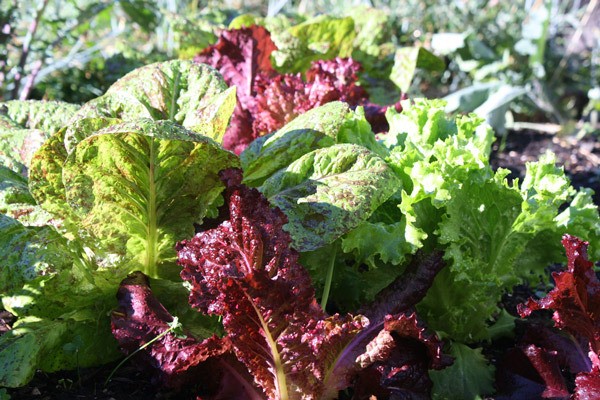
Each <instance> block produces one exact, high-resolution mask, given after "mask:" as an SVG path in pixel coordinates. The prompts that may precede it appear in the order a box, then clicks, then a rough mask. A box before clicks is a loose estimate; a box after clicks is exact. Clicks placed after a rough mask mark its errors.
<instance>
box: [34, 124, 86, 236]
mask: <svg viewBox="0 0 600 400" xmlns="http://www.w3.org/2000/svg"><path fill="white" fill-rule="evenodd" d="M64 138H65V129H61V130H59V131H58V132H56V133H55V134H54V135H52V136H51V137H50V138H49V139H48V140H46V142H44V144H43V145H42V147H41V148H40V149H39V151H38V152H37V153H36V154H35V155H34V157H33V159H32V160H31V166H30V171H29V191H30V192H31V195H32V196H33V198H34V199H35V201H36V202H37V204H39V205H40V206H41V207H42V208H43V209H44V210H46V211H47V212H49V213H50V214H52V215H53V216H55V217H56V218H58V219H61V220H66V221H69V220H76V218H74V216H73V215H72V212H71V210H70V207H68V206H67V204H66V197H65V192H64V185H63V181H62V172H63V169H62V168H63V164H64V162H65V161H66V159H67V155H68V154H67V151H66V149H65V145H64ZM67 228H68V226H67Z"/></svg>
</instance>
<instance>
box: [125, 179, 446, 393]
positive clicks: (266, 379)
mask: <svg viewBox="0 0 600 400" xmlns="http://www.w3.org/2000/svg"><path fill="white" fill-rule="evenodd" d="M221 178H222V180H223V182H224V183H225V186H226V189H225V193H224V197H225V199H226V207H227V208H224V209H223V210H222V212H221V217H222V218H223V220H222V222H221V223H220V224H219V225H218V226H216V227H214V228H211V229H207V230H204V231H200V232H199V233H197V234H196V235H195V236H194V237H193V238H192V239H190V240H187V241H183V242H181V243H179V244H178V246H177V250H178V256H179V263H180V264H181V265H182V266H183V270H182V273H181V276H182V278H183V279H184V280H185V281H186V282H187V283H188V284H189V287H190V288H191V291H190V297H189V301H190V304H191V305H192V306H193V307H194V308H197V309H199V310H200V311H202V312H204V313H206V314H213V315H218V316H220V317H222V323H223V327H224V329H225V332H226V335H225V336H224V337H223V338H222V339H219V338H217V337H212V338H210V339H206V340H204V341H203V342H200V341H199V340H196V339H194V338H193V337H192V336H190V335H188V336H186V337H185V338H178V337H176V336H175V335H173V334H172V333H169V334H166V335H164V336H163V337H160V338H158V339H157V340H156V342H155V343H153V344H152V345H151V346H148V348H146V349H144V350H143V352H144V353H145V357H146V359H147V360H148V361H150V363H151V364H152V365H153V366H155V367H157V368H159V371H160V372H159V373H158V374H159V376H162V377H163V379H162V380H163V382H175V383H177V384H181V383H182V382H184V381H188V382H189V381H190V379H189V376H190V374H188V375H187V376H185V379H183V378H182V379H179V376H178V374H179V372H182V373H187V372H188V371H189V370H190V369H192V368H193V369H194V370H195V371H196V372H198V373H197V374H196V375H195V378H194V379H195V381H196V382H198V381H200V382H204V381H207V382H206V384H205V385H203V390H204V394H205V395H206V396H207V397H203V398H223V396H224V390H228V392H227V395H226V396H227V397H228V398H244V397H246V398H268V399H332V398H337V397H338V394H339V391H340V390H342V389H346V388H348V387H350V386H351V385H352V384H353V383H355V386H354V390H355V393H356V395H357V396H359V397H361V396H363V395H364V396H367V397H368V396H370V395H375V394H379V395H382V396H383V397H381V398H392V397H394V396H395V395H399V394H402V393H404V394H407V393H410V396H412V398H427V397H428V396H429V394H430V389H431V381H430V380H429V377H428V375H427V371H428V369H429V368H438V369H439V368H443V367H444V366H446V365H448V361H449V360H448V358H446V357H444V356H443V355H442V354H441V348H442V346H441V343H440V342H439V341H438V340H437V338H435V337H434V336H430V335H427V334H426V333H425V331H424V328H423V327H422V326H421V325H420V324H419V323H418V321H417V317H416V315H415V314H414V311H413V310H412V305H414V302H416V301H418V300H420V299H421V298H422V297H423V296H424V294H425V292H426V290H427V288H428V287H429V286H430V285H431V281H432V280H433V277H434V276H435V274H436V273H437V271H438V270H439V269H440V268H441V267H442V265H443V264H442V262H441V255H439V254H436V255H434V256H432V257H430V258H428V259H420V260H416V261H415V263H414V264H413V266H412V267H411V268H409V271H410V272H409V273H407V275H406V277H405V278H404V280H402V279H400V278H399V280H398V281H397V282H395V283H394V284H393V285H392V286H393V287H395V288H396V289H398V290H395V291H394V294H393V295H392V294H391V293H389V294H388V296H390V301H389V302H385V301H383V300H380V301H379V302H376V303H375V304H374V305H373V306H372V307H371V308H367V309H365V313H366V314H368V315H371V316H372V320H370V321H369V319H367V318H366V317H363V316H360V315H359V316H352V315H346V316H340V315H338V314H336V315H333V316H328V315H327V314H326V313H325V311H324V310H323V309H322V308H321V307H320V306H319V305H318V304H317V302H316V299H315V296H314V290H313V288H312V285H311V280H310V276H309V275H308V273H307V271H306V270H305V269H304V268H303V267H302V266H301V265H300V264H299V263H298V261H297V259H298V253H297V252H296V251H295V250H293V249H291V248H290V246H289V244H290V242H291V238H290V236H289V234H288V233H287V232H285V231H284V230H283V229H282V228H283V225H284V224H285V223H286V222H287V218H286V217H285V215H284V214H283V213H282V212H281V211H280V210H279V209H272V208H270V206H269V203H268V201H267V200H266V199H265V198H264V197H263V196H262V195H261V194H260V192H258V191H257V190H256V189H250V188H247V187H246V186H244V185H242V184H241V180H242V175H241V171H240V170H237V169H229V170H224V171H222V173H221ZM383 295H385V293H383ZM119 297H120V304H121V308H120V310H118V311H117V312H116V313H114V314H113V332H114V334H115V337H116V338H117V340H118V341H119V343H120V344H121V345H122V347H124V349H125V350H126V351H132V350H133V349H134V348H135V347H136V346H137V347H139V346H140V345H142V344H143V343H147V342H148V341H149V340H151V339H152V338H156V336H158V335H159V334H160V333H161V332H165V330H166V329H168V328H167V326H168V322H169V321H170V320H172V318H173V317H172V316H170V315H169V314H168V313H167V312H166V310H164V308H163V307H162V306H161V305H160V303H158V302H157V301H156V299H155V298H154V296H153V295H152V293H151V292H150V291H149V287H148V286H147V285H146V284H145V283H144V282H142V284H141V285H139V286H132V285H131V284H130V282H128V281H127V280H126V281H124V282H123V284H122V286H121V288H120V296H119ZM407 301H410V302H412V303H410V304H407V303H406V302H407ZM232 354H233V355H234V356H235V357H232V356H231V355H232ZM186 359H187V360H189V363H188V364H189V366H188V368H187V369H185V368H183V365H184V364H186V361H185V360H186ZM206 363H210V364H209V365H211V368H212V370H211V372H210V373H209V372H207V369H206V367H205V364H206ZM240 363H241V364H240ZM242 364H243V366H245V371H244V368H241V365H242ZM200 371H202V373H200ZM250 375H251V376H252V378H250ZM165 378H166V379H165ZM372 378H375V379H372ZM215 382H219V383H218V384H216V383H215ZM224 382H228V383H224ZM231 382H235V383H231ZM232 388H239V390H238V391H236V390H234V389H232Z"/></svg>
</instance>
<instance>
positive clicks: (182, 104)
mask: <svg viewBox="0 0 600 400" xmlns="http://www.w3.org/2000/svg"><path fill="white" fill-rule="evenodd" d="M234 101H235V92H234V91H233V90H229V91H228V90H227V85H226V84H225V81H224V80H223V78H222V77H221V75H220V74H219V73H218V72H217V71H216V70H215V69H213V68H212V67H209V66H208V65H204V64H195V63H193V62H192V61H187V60H172V61H166V62H161V63H155V64H150V65H147V66H144V67H142V68H138V69H136V70H134V71H132V72H130V73H129V74H127V75H125V76H124V77H123V78H121V79H119V80H118V81H117V82H115V83H114V84H113V85H112V86H111V87H110V88H109V89H108V90H107V92H106V94H104V95H103V96H101V97H98V98H96V99H94V100H91V101H90V102H88V103H86V104H85V105H84V106H83V107H82V108H81V110H80V111H79V112H78V113H77V114H76V115H75V117H74V119H83V118H98V117H105V118H119V119H122V120H124V121H131V120H136V119H139V118H150V119H153V120H171V121H174V122H177V123H178V124H180V125H183V126H185V127H186V128H188V129H190V130H193V131H196V132H200V133H203V134H205V135H207V136H211V137H213V138H214V139H217V140H218V139H219V138H221V137H222V135H223V134H224V131H223V132H221V131H219V130H221V129H224V128H225V127H226V122H227V121H228V120H229V117H230V116H231V113H232V112H233V106H234V105H235V104H234ZM213 128H214V129H217V131H216V132H212V133H210V134H209V130H211V129H213ZM65 140H66V143H71V144H70V145H68V146H67V147H68V148H70V147H72V146H73V145H74V144H76V143H77V139H76V138H72V136H71V135H70V134H68V135H67V136H66V138H65Z"/></svg>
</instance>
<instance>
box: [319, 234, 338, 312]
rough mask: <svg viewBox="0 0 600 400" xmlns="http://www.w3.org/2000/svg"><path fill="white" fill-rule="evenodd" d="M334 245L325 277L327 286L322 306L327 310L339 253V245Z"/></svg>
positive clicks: (322, 298)
mask: <svg viewBox="0 0 600 400" xmlns="http://www.w3.org/2000/svg"><path fill="white" fill-rule="evenodd" d="M331 247H332V255H331V261H330V262H329V267H328V269H327V276H326V277H325V287H324V288H323V297H321V308H322V309H323V310H325V307H326V306H327V301H328V300H329V292H330V291H331V282H332V281H333V269H334V268H335V257H336V254H337V247H336V246H331Z"/></svg>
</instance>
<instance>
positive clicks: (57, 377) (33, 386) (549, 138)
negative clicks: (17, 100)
mask: <svg viewBox="0 0 600 400" xmlns="http://www.w3.org/2000/svg"><path fill="white" fill-rule="evenodd" d="M547 150H551V151H552V152H554V153H555V154H556V156H557V159H558V162H559V164H561V165H563V166H564V168H565V171H566V172H567V174H568V176H569V177H570V178H571V180H572V184H573V186H575V187H576V188H579V187H589V188H591V189H593V190H594V191H595V195H594V201H595V203H596V204H598V205H600V141H599V140H598V138H597V137H595V136H586V137H584V138H575V137H572V136H558V135H553V134H547V133H541V132H537V131H512V132H509V134H507V136H506V137H505V138H503V139H499V140H497V141H496V143H495V144H494V147H493V154H492V160H491V163H492V166H493V167H494V168H499V167H503V168H507V169H509V170H510V171H511V174H510V175H509V178H521V179H522V178H523V176H524V174H525V166H526V163H527V162H531V161H535V160H537V159H538V158H539V156H540V155H541V154H543V153H545V152H546V151H547ZM532 294H533V290H531V289H529V288H526V287H518V288H515V292H514V293H513V294H507V296H505V299H504V301H503V304H504V305H505V306H506V308H507V309H508V310H509V312H511V313H514V312H515V311H514V308H515V307H516V304H517V303H520V302H522V301H524V300H526V299H527V298H528V297H529V296H530V295H532ZM12 323H13V319H12V317H11V316H10V315H9V314H8V313H6V312H3V313H0V334H2V333H3V332H4V331H5V330H6V329H10V325H11V324H12ZM498 346H499V348H498V349H493V348H491V349H487V351H486V353H487V354H488V355H489V356H491V357H493V358H496V357H498V356H499V354H501V353H502V352H503V351H504V350H505V349H506V344H502V343H498ZM116 366H117V363H114V364H109V365H105V366H102V367H98V368H89V369H81V370H78V371H65V372H58V373H52V374H46V373H41V372H40V373H37V374H36V375H35V377H34V378H33V380H32V381H31V382H30V383H29V384H28V385H27V386H25V387H22V388H17V389H9V390H8V393H9V394H10V395H11V399H12V400H25V399H27V400H31V399H35V400H67V399H69V400H70V399H81V400H92V399H94V400H128V399H131V400H136V399H140V400H142V399H143V400H147V399H186V398H193V397H192V396H191V393H176V392H173V391H166V390H160V389H158V388H156V387H155V386H154V385H153V384H152V383H151V382H150V376H149V375H148V374H147V373H144V372H141V371H139V370H137V369H136V368H135V367H134V366H132V365H131V364H129V363H126V364H125V365H123V366H121V367H120V368H119V369H118V370H117V371H116V372H115V373H114V375H113V376H112V379H111V380H110V381H109V382H106V381H107V378H108V377H109V376H110V374H111V373H112V372H113V370H114V369H115V367H116Z"/></svg>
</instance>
